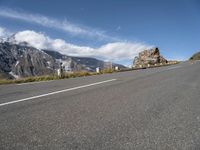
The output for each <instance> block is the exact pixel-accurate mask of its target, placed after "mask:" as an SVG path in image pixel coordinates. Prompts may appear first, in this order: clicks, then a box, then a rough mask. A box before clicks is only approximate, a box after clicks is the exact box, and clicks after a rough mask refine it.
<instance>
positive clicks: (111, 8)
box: [0, 0, 200, 65]
mask: <svg viewBox="0 0 200 150" xmlns="http://www.w3.org/2000/svg"><path fill="white" fill-rule="evenodd" d="M0 27H1V28H3V29H5V30H6V32H9V33H15V32H19V31H34V32H36V33H38V34H39V35H42V36H47V37H48V38H50V40H48V42H52V41H53V42H54V43H56V42H55V39H62V40H63V41H64V43H67V44H68V45H67V46H66V44H65V45H64V46H63V45H62V47H64V48H70V45H69V44H71V45H72V50H71V51H69V50H66V51H65V50H64V49H63V50H60V52H63V53H66V54H68V53H69V54H72V55H73V50H74V51H75V52H74V54H76V55H81V56H87V55H88V56H90V55H89V54H90V53H91V56H94V57H97V58H101V59H107V60H112V61H115V62H120V63H123V64H127V65H128V64H131V58H132V57H134V56H135V55H136V53H138V52H139V51H141V49H144V48H149V47H151V46H157V47H159V48H160V50H161V53H162V55H164V56H165V57H166V58H168V59H178V60H185V59H188V58H189V57H190V56H191V55H192V54H193V53H194V52H197V51H198V50H199V49H200V46H199V43H200V42H199V41H200V1H198V0H151V1H150V0H84V1H83V0H56V1H53V0H48V1H45V0H0ZM31 33H32V32H31ZM20 35H21V36H22V35H23V36H24V35H26V36H27V35H31V34H30V32H29V34H27V32H26V33H24V34H20ZM34 35H35V34H34ZM35 36H36V35H35ZM57 41H58V40H57ZM63 41H62V42H61V41H59V43H56V44H57V45H61V44H60V43H62V44H63ZM45 42H46V41H45ZM48 42H47V43H48ZM36 44H37V43H36ZM41 45H42V46H44V45H45V44H44V43H42V44H40V45H39V48H40V46H41ZM42 46H41V48H42ZM50 48H52V47H50ZM53 48H55V44H54V46H53ZM84 48H85V51H84ZM79 50H80V51H79ZM84 54H85V55H84ZM98 55H99V56H98ZM105 55H107V56H105ZM127 56H129V57H127ZM120 57H121V58H120ZM122 57H123V58H122ZM126 57H127V58H126ZM112 58H113V59H112Z"/></svg>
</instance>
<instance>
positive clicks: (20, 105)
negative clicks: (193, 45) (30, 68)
mask: <svg viewBox="0 0 200 150" xmlns="http://www.w3.org/2000/svg"><path fill="white" fill-rule="evenodd" d="M0 149H1V150H32V149H33V150H43V149H47V150H60V149H63V150H66V149H81V150H84V149H87V150H88V149H91V150H94V149H106V150H110V149H117V150H119V149H125V150H133V149H138V150H146V149H148V150H149V149H152V150H155V149H159V150H160V149H162V150H176V149H180V150H197V149H200V62H199V61H197V62H194V63H189V62H184V63H180V64H178V65H174V66H167V67H161V68H152V69H144V70H136V71H129V72H121V73H114V74H105V75H98V76H90V77H82V78H75V79H66V80H58V81H49V82H39V83H30V84H15V85H1V86H0Z"/></svg>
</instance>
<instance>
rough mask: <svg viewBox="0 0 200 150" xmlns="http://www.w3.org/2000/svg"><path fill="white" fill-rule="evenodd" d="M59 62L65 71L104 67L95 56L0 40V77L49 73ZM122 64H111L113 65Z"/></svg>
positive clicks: (103, 63)
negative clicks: (74, 55) (78, 55)
mask: <svg viewBox="0 0 200 150" xmlns="http://www.w3.org/2000/svg"><path fill="white" fill-rule="evenodd" d="M60 64H62V66H63V67H64V68H65V71H72V72H74V71H95V70H96V68H97V67H99V68H102V69H104V66H105V64H106V63H105V62H104V61H101V60H98V59H95V58H83V57H71V56H67V55H62V54H60V53H59V52H55V51H50V50H38V49H36V48H34V47H31V46H28V43H21V44H14V43H10V42H6V41H1V42H0V78H20V77H29V76H39V75H50V74H53V73H55V72H56V70H57V69H58V68H59V67H60ZM115 66H119V67H121V68H122V67H123V68H125V67H124V66H122V65H118V64H113V67H115Z"/></svg>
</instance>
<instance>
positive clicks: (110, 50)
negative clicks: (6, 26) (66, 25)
mask: <svg viewBox="0 0 200 150" xmlns="http://www.w3.org/2000/svg"><path fill="white" fill-rule="evenodd" d="M15 40H16V42H18V43H20V42H24V41H25V42H28V43H29V44H30V45H31V46H33V47H36V48H38V49H50V50H55V51H58V52H60V53H62V54H66V55H71V56H82V57H96V58H101V59H104V60H109V61H114V62H119V61H123V60H132V59H133V58H134V57H135V56H136V55H137V54H138V53H139V52H141V51H142V50H144V49H148V48H151V47H152V46H148V45H146V44H143V43H130V42H113V43H108V44H105V45H102V46H101V47H99V48H92V47H86V46H77V45H74V44H70V43H67V42H66V41H64V40H62V39H51V38H50V37H48V36H46V35H44V34H42V33H38V32H35V31H30V30H26V31H21V32H18V33H16V34H15Z"/></svg>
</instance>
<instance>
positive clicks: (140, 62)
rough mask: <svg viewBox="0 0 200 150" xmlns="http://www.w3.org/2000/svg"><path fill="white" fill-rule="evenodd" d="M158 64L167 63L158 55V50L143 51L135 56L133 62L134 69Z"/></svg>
mask: <svg viewBox="0 0 200 150" xmlns="http://www.w3.org/2000/svg"><path fill="white" fill-rule="evenodd" d="M160 63H167V60H166V59H165V58H164V57H163V56H161V55H160V51H159V49H158V48H153V49H150V50H144V51H142V52H140V53H139V56H136V57H135V59H134V61H133V66H135V67H147V66H148V65H155V64H160Z"/></svg>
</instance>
